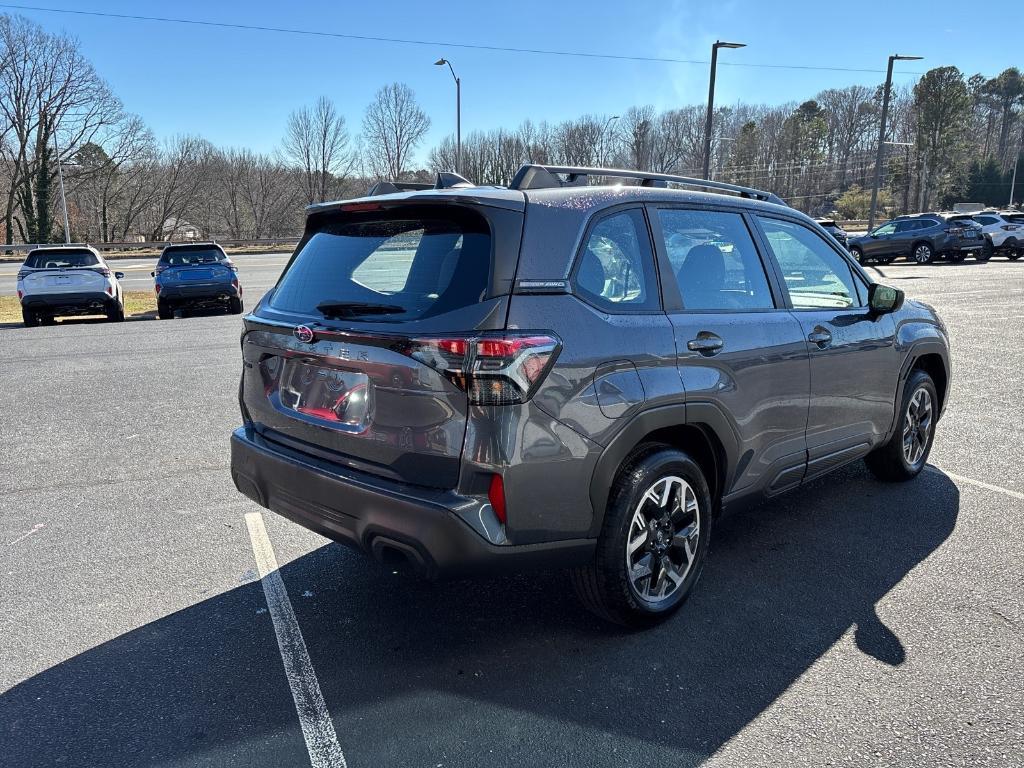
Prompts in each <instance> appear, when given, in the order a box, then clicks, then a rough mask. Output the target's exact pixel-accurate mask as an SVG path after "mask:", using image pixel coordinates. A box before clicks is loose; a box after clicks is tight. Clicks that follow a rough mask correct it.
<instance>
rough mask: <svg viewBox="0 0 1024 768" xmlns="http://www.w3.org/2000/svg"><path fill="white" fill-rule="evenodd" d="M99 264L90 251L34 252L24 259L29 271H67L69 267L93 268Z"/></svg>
mask: <svg viewBox="0 0 1024 768" xmlns="http://www.w3.org/2000/svg"><path fill="white" fill-rule="evenodd" d="M99 263H100V260H99V259H97V258H96V254H94V253H93V252H92V251H86V250H81V251H63V250H62V251H58V250H52V251H35V252H34V253H30V254H29V255H28V258H27V259H25V266H26V267H28V268H29V269H67V268H69V267H95V266H97V265H98V264H99Z"/></svg>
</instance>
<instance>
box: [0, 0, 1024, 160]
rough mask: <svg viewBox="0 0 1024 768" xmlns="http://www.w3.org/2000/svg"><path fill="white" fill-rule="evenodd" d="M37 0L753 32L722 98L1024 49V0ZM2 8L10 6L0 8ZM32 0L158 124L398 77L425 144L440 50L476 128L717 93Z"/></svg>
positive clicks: (707, 34)
mask: <svg viewBox="0 0 1024 768" xmlns="http://www.w3.org/2000/svg"><path fill="white" fill-rule="evenodd" d="M23 1H26V2H27V3H31V0H23ZM37 2H38V4H39V5H41V6H46V7H50V8H65V9H76V10H96V11H107V12H112V13H125V14H141V15H153V16H165V17H166V16H172V17H178V18H194V19H203V20H209V21H224V22H230V23H242V24H252V25H273V26H286V27H293V28H303V29H315V30H324V31H335V32H344V33H350V34H363V35H378V36H387V37H401V38H415V39H424V40H438V41H456V42H471V43H476V44H483V45H496V46H513V47H527V48H549V49H560V50H582V51H596V52H605V53H615V54H623V55H640V56H655V57H671V58H679V59H697V60H703V61H706V60H707V59H708V56H709V50H710V46H711V43H712V42H714V40H715V39H716V38H721V39H724V40H736V41H740V42H744V43H747V44H748V47H747V48H745V49H742V50H735V51H723V52H722V54H721V56H720V66H719V73H718V88H717V97H716V100H717V103H719V104H729V103H732V102H736V101H745V102H766V103H780V102H786V101H791V100H803V99H805V98H809V97H811V96H813V95H814V94H815V93H816V92H817V91H819V90H821V89H823V88H829V87H842V86H846V85H851V84H854V83H861V84H866V85H872V84H876V83H878V82H881V81H882V80H883V79H884V75H883V74H880V73H879V74H875V73H870V72H867V73H866V72H842V71H816V70H795V69H762V68H755V67H740V66H729V65H728V63H730V62H731V63H735V64H740V63H743V64H763V63H771V64H792V65H817V66H831V67H848V68H853V69H878V70H884V68H885V62H886V57H887V56H888V55H889V54H890V53H896V52H898V53H912V54H917V55H921V56H924V57H925V60H924V61H921V62H907V63H905V64H904V65H903V66H899V65H898V69H897V75H896V77H895V78H894V81H895V82H897V83H912V82H913V81H914V80H915V79H916V77H917V75H916V74H914V73H919V72H923V71H924V70H925V69H928V68H930V67H937V66H943V65H948V64H953V65H956V66H958V67H959V68H960V69H961V70H962V71H964V73H965V74H967V75H970V74H973V73H975V72H981V73H984V74H986V75H989V76H991V75H994V74H997V73H998V72H1000V71H1001V70H1003V69H1005V68H1006V67H1008V66H1014V65H1020V64H1021V63H1022V62H1021V60H1020V56H1019V47H1018V45H1017V44H1016V43H1015V42H1012V41H1013V39H1014V37H1015V36H1014V35H1010V34H1001V33H999V34H991V33H989V32H986V31H985V30H990V31H993V32H994V31H995V30H998V29H1001V30H1010V29H1016V30H1017V34H1016V37H1019V32H1020V30H1021V29H1024V6H1022V5H1021V4H1020V3H1019V1H1018V2H1015V3H1010V2H987V3H985V4H984V11H983V12H982V13H981V14H979V15H974V14H972V13H970V12H969V11H968V10H965V6H964V5H963V3H962V2H958V3H954V2H944V1H939V2H930V3H928V4H927V9H925V8H924V7H923V4H921V3H917V2H899V1H898V0H897V1H896V2H893V1H892V0H890V2H873V1H871V0H863V1H861V2H857V3H855V4H842V5H847V6H850V5H855V6H856V7H855V9H854V10H852V11H845V10H841V9H840V8H839V6H840V5H841V4H839V3H827V2H823V1H822V0H817V1H816V2H806V1H804V0H799V1H797V2H785V3H769V2H763V1H762V2H758V1H756V0H731V1H729V0H727V1H726V2H681V1H679V2H670V1H668V0H617V2H606V1H604V2H603V1H599V0H589V1H588V0H546V1H544V2H541V1H538V0H511V1H510V2H502V3H494V2H486V1H484V2H481V1H480V0H477V2H467V1H466V0H446V1H445V2H424V1H423V0H420V1H419V2H411V1H402V2H398V1H397V0H395V1H393V2H388V1H387V0H380V1H378V2H365V1H361V2H343V1H341V0H334V1H333V2H324V1H320V0H317V1H316V2H302V1H300V0H293V2H291V3H282V2H280V0H276V1H275V2H270V1H269V0H248V2H236V1H235V0H231V1H227V0H224V1H222V2H209V0H207V2H198V1H197V0H177V2H174V3H167V2H153V1H150V0H134V1H131V0H78V1H77V2H73V1H72V0H37ZM783 9H784V10H783ZM0 12H7V13H10V12H14V11H12V10H11V9H7V8H2V7H0ZM18 12H20V13H22V14H23V15H25V16H28V17H29V18H32V19H34V20H36V21H38V22H39V23H40V24H42V25H43V26H44V27H46V28H47V29H49V30H63V31H65V32H68V33H70V34H73V35H75V36H76V37H78V38H79V40H80V41H81V43H82V46H83V49H84V51H85V53H86V55H87V56H88V57H89V58H90V59H91V60H92V62H93V63H94V64H95V66H96V68H97V69H98V70H99V72H100V74H101V75H102V76H103V77H104V78H106V80H107V81H108V82H109V83H110V84H111V86H112V87H113V89H114V91H115V92H116V93H117V95H118V96H119V97H120V98H121V99H122V100H123V102H124V103H125V106H126V108H127V109H129V110H130V111H132V112H136V113H138V114H140V115H141V116H142V117H143V118H144V119H145V121H146V122H147V124H148V125H150V127H152V129H153V130H154V132H155V133H156V134H157V136H158V137H161V138H164V137H168V136H172V135H174V134H178V133H198V134H200V135H202V136H205V137H206V138H208V139H210V140H211V141H213V142H214V143H215V144H217V145H220V146H248V147H251V148H253V149H259V150H265V151H269V150H272V149H273V148H275V147H276V146H277V145H278V144H279V142H280V138H281V136H282V134H283V130H284V124H285V120H286V119H287V115H288V113H289V112H290V111H291V110H292V109H295V108H296V107H298V106H300V105H303V104H307V103H310V102H312V101H314V100H315V99H316V98H317V97H318V96H320V95H326V96H328V97H330V98H331V99H333V100H334V101H335V103H336V104H337V105H338V106H339V108H340V109H341V111H342V113H343V114H345V116H346V118H347V120H348V122H349V127H350V130H351V131H352V133H353V134H354V133H356V132H358V129H359V124H360V122H361V119H362V113H363V110H364V109H365V107H366V104H367V103H368V102H369V101H370V100H371V99H372V97H373V94H374V92H375V91H376V90H377V88H379V87H380V86H381V85H383V84H386V83H389V82H393V81H401V82H405V83H406V84H408V85H409V86H410V87H411V88H412V89H413V90H414V91H415V93H416V95H417V98H418V99H419V101H420V104H421V105H422V107H423V108H424V109H425V110H426V111H427V112H428V114H430V116H431V118H432V120H433V127H432V129H431V132H430V134H429V136H428V140H427V142H426V143H425V145H424V147H423V148H421V154H424V155H425V151H426V148H427V147H429V146H430V145H431V144H433V143H435V142H436V141H438V140H439V139H440V138H441V137H442V136H444V135H445V134H446V133H450V132H454V128H455V119H454V84H453V82H452V80H451V76H450V75H449V73H448V71H447V69H442V68H440V67H434V66H432V63H433V62H434V61H435V60H436V59H438V58H440V57H447V58H449V59H451V60H452V62H453V63H454V65H455V67H456V71H457V72H458V73H459V75H460V76H461V77H462V82H463V91H462V94H463V133H464V134H465V133H468V132H469V131H472V130H473V129H477V128H496V127H499V126H508V127H512V126H515V125H518V124H519V122H521V121H522V120H523V119H524V118H531V119H533V120H535V121H539V120H545V119H546V120H552V121H555V120H560V119H564V118H567V117H574V116H577V115H580V114H583V113H596V114H606V115H612V114H619V113H620V112H622V111H623V110H625V109H626V108H627V107H629V106H630V105H633V104H653V105H654V106H656V107H658V108H662V109H663V108H669V107H673V106H679V105H681V104H688V103H702V102H704V100H705V99H706V98H707V77H708V67H707V65H706V64H665V63H649V62H632V61H612V60H599V59H585V58H569V57H556V56H547V55H527V54H520V53H507V52H489V51H481V50H469V49H459V48H451V47H446V46H444V45H400V44H389V43H381V42H368V41H355V40H340V39H329V38H319V37H308V36H298V35H287V34H275V33H269V32H253V31H242V30H227V29H213V28H202V27H194V26H182V25H175V24H166V23H156V22H148V21H127V20H118V19H105V18H95V17H86V16H72V15H64V14H57V13H45V12H40V11H28V10H22V11H18ZM981 16H984V18H981ZM993 20H998V24H995V25H993V23H992V22H993ZM972 30H973V31H972Z"/></svg>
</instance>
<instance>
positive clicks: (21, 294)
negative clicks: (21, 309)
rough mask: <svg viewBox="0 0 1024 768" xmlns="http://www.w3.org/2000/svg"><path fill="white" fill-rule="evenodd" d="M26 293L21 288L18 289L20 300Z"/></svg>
mask: <svg viewBox="0 0 1024 768" xmlns="http://www.w3.org/2000/svg"><path fill="white" fill-rule="evenodd" d="M24 295H25V292H24V291H23V290H21V289H20V288H19V289H18V301H21V297H22V296H24Z"/></svg>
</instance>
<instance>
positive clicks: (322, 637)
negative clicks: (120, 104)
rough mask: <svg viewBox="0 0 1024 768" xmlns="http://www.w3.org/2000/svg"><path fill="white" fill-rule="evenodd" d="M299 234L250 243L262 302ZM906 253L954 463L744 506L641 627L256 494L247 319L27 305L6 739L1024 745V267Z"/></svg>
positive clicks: (283, 747) (193, 755) (863, 757)
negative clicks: (300, 516)
mask: <svg viewBox="0 0 1024 768" xmlns="http://www.w3.org/2000/svg"><path fill="white" fill-rule="evenodd" d="M250 259H252V261H250ZM276 259H277V261H274V259H273V258H271V257H255V256H253V257H239V258H238V262H239V264H240V267H241V269H242V272H241V275H242V281H243V284H244V285H245V286H246V288H247V291H248V295H247V301H248V302H249V303H250V304H251V302H252V301H253V300H254V299H255V298H256V296H257V295H258V294H260V293H262V292H263V291H264V290H266V288H267V287H269V286H270V285H271V284H272V283H273V280H274V278H276V274H277V272H276V271H275V270H277V271H279V270H280V266H281V265H282V264H283V263H284V260H285V257H283V256H278V257H276ZM137 266H139V267H140V269H138V270H136V271H138V272H143V271H144V269H145V264H143V263H141V262H140V263H139V264H138V265H137ZM5 270H7V271H9V265H0V290H6V287H7V284H6V282H5V281H6V280H7V277H5V275H6V271H5ZM876 271H877V270H876ZM880 272H881V273H883V274H884V277H883V279H884V281H886V282H889V283H890V284H892V285H895V286H897V287H900V288H902V289H904V290H905V291H906V292H907V294H908V296H909V297H911V298H920V299H922V300H925V301H927V302H929V303H931V304H933V305H934V306H935V307H936V308H937V309H938V311H939V312H940V314H941V315H942V317H943V319H944V320H945V321H946V323H947V325H948V326H949V329H950V332H951V339H952V347H953V364H954V374H953V375H954V386H953V391H952V395H951V400H950V405H949V408H948V411H947V414H946V416H945V418H944V419H943V421H942V422H940V425H939V430H938V436H937V438H936V446H935V450H934V451H933V454H932V463H933V464H934V467H933V468H931V469H929V470H928V471H926V472H925V473H923V474H922V475H921V476H920V477H919V478H918V479H917V480H915V481H913V482H912V483H909V484H905V485H884V484H881V483H878V482H876V481H874V480H873V479H871V477H870V476H869V474H868V473H867V472H866V470H864V469H863V468H862V467H861V465H860V464H857V465H854V466H850V467H848V468H846V469H844V470H841V471H840V472H839V473H838V474H836V475H833V476H830V477H828V478H826V479H824V480H822V481H818V482H817V483H815V484H813V485H811V486H809V487H808V488H805V489H803V490H802V491H799V492H797V493H795V494H790V495H787V496H783V497H780V498H778V499H777V500H775V501H772V502H770V503H767V504H764V505H762V506H761V507H758V508H756V509H753V510H750V511H748V512H744V513H741V514H736V515H733V516H731V517H727V518H725V519H723V520H721V521H719V523H718V524H717V527H716V529H715V531H714V538H713V542H714V543H713V551H712V555H711V559H710V561H709V565H708V567H707V569H706V571H705V573H704V577H703V581H702V583H701V585H700V587H699V588H698V589H697V591H696V592H695V594H694V595H693V597H692V598H691V599H690V601H689V603H688V604H687V605H686V606H685V607H684V609H683V611H682V612H681V613H680V614H679V615H678V616H677V617H676V618H675V619H673V620H671V621H669V622H668V623H667V624H665V625H663V626H661V627H659V628H657V629H655V630H652V631H648V632H644V633H639V634H630V633H626V632H623V631H619V630H615V629H610V628H609V627H608V626H606V625H604V624H602V623H601V622H599V621H598V620H597V619H595V618H593V617H592V616H591V615H590V614H588V613H586V612H585V611H584V609H583V608H581V607H580V606H579V604H578V603H577V601H576V599H575V597H574V595H573V594H572V592H571V590H570V589H569V585H568V581H567V579H566V578H565V576H564V575H563V574H560V573H542V574H533V575H524V576H517V577H513V578H495V579H485V580H477V581H459V582H447V583H441V584H429V583H420V582H416V581H411V580H408V579H406V578H404V577H400V576H397V575H394V574H391V573H389V572H386V571H383V570H381V569H380V568H379V567H378V566H376V565H374V564H373V563H371V562H369V561H367V560H364V559H363V558H361V557H360V556H358V555H356V554H354V553H351V552H349V551H348V550H345V549H342V548H340V547H338V546H337V545H333V544H330V543H328V542H327V541H326V540H324V539H322V538H320V537H318V536H316V535H314V534H312V533H310V532H308V531H306V530H304V529H302V528H299V527H298V526H295V525H292V524H290V523H288V522H286V521H284V520H283V519H280V518H278V517H277V516H275V515H273V514H271V513H267V512H265V511H262V510H260V508H259V507H257V506H256V505H254V504H253V503H251V502H249V501H248V500H247V499H245V498H244V497H242V496H241V495H240V494H238V493H237V492H236V491H235V489H234V487H233V485H232V483H231V479H230V475H229V471H228V437H229V435H230V433H231V430H232V429H233V428H234V426H235V425H236V424H237V423H238V421H239V416H238V407H237V385H238V375H239V370H240V364H239V350H238V334H239V320H238V318H237V317H232V316H216V317H200V318H191V319H185V320H175V321H159V322H144V323H142V322H140V323H124V324H117V325H106V324H81V323H68V324H61V325H58V326H54V327H45V328H35V329H22V328H7V329H2V330H0V386H2V387H3V389H4V392H5V395H6V400H5V411H4V417H3V419H2V420H0V445H2V449H0V583H2V584H3V588H2V589H0V637H3V638H4V642H3V645H2V652H0V659H2V663H0V755H3V756H4V757H3V758H2V759H0V762H4V763H9V764H10V765H17V766H52V765H58V764H60V765H117V766H131V765H189V766H191V765H211V766H213V765H216V766H227V765H231V766H234V765H238V766H242V765H245V766H285V765H288V766H290V765H309V764H313V765H330V764H337V761H336V760H335V761H334V762H333V763H332V762H331V759H332V756H334V757H336V756H337V755H336V753H335V752H333V751H332V750H333V749H334V748H335V746H334V745H335V744H336V746H337V749H339V750H340V751H342V752H343V753H344V760H345V762H346V763H347V765H349V766H364V765H409V766H413V765H415V766H466V765H473V766H477V765H488V766H490V765H493V766H506V765H565V766H570V765H571V766H576V765H586V766H632V765H644V766H652V765H673V766H684V765H694V764H697V763H702V762H707V763H708V764H711V765H780V766H782V765H785V766H804V765H806V766H819V765H827V764H836V765H843V764H851V765H865V764H872V765H900V766H905V765H920V766H926V765H927V766H931V765H972V766H975V765H992V766H1005V765H1020V764H1021V757H1020V745H1021V744H1022V743H1024V725H1022V723H1024V684H1022V683H1024V678H1022V672H1021V659H1022V658H1024V636H1022V627H1024V609H1022V603H1021V599H1020V595H1021V594H1022V590H1024V550H1022V548H1021V546H1020V545H1019V542H1020V541H1021V540H1022V539H1024V515H1022V513H1024V475H1022V473H1021V471H1020V456H1021V455H1022V454H1024V436H1022V427H1024V423H1022V422H1024V417H1022V406H1021V395H1020V380H1021V372H1022V371H1024V262H1017V263H1010V262H1008V261H1006V260H1004V259H1002V258H996V259H993V260H992V261H991V262H989V263H988V264H974V263H972V262H965V263H962V264H955V265H952V264H943V265H934V266H928V267H919V266H913V265H908V264H892V265H888V266H885V267H882V268H881V270H880ZM133 274H134V273H133ZM144 274H145V275H146V277H147V278H148V272H145V273H144ZM247 515H258V516H259V518H258V519H259V520H260V521H261V522H262V524H263V527H264V528H265V531H266V538H267V541H268V542H269V546H270V547H271V548H272V553H273V557H274V558H275V559H276V561H277V563H278V565H279V566H280V571H279V573H280V576H281V579H282V580H283V585H284V587H285V590H284V592H283V594H282V595H278V597H276V598H275V597H273V596H272V597H271V598H270V599H269V600H268V592H269V593H270V594H271V595H274V594H276V593H274V592H273V585H271V586H270V588H269V589H268V588H267V584H268V582H266V580H264V582H263V583H261V580H260V562H259V561H258V560H257V557H256V556H255V555H254V540H256V539H254V535H255V534H254V533H253V524H252V521H253V519H254V518H252V517H249V518H248V523H247ZM256 550H257V552H258V551H259V542H258V541H257V547H256ZM280 598H283V602H280V603H278V602H275V601H276V600H278V599H280ZM282 611H283V613H281V612H282ZM289 611H290V612H291V613H292V614H293V616H294V627H293V625H291V624H287V622H288V621H290V619H289V617H288V615H287V614H288V612H289ZM282 620H283V621H285V622H286V625H285V630H286V631H285V632H284V633H283V634H282V629H281V624H280V621H282ZM292 628H297V633H295V632H292V633H291V634H289V632H291V629H292ZM303 653H304V654H305V655H303ZM317 695H319V696H320V697H321V698H320V699H319V700H317V699H316V698H315V697H316V696H317ZM304 697H305V698H304ZM309 697H312V698H309ZM321 702H322V705H323V708H324V712H325V713H326V718H327V720H326V721H324V720H323V719H319V720H318V717H320V715H321V714H322V713H319V712H318V709H317V707H318V706H319V704H320V703H321ZM332 730H333V733H331V731H332ZM335 735H336V742H335V741H334V737H335Z"/></svg>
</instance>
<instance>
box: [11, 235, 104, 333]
mask: <svg viewBox="0 0 1024 768" xmlns="http://www.w3.org/2000/svg"><path fill="white" fill-rule="evenodd" d="M123 277H124V273H123V272H111V271H110V268H109V267H108V266H107V263H106V262H105V261H104V260H103V257H102V256H100V255H99V253H98V252H97V251H96V249H94V248H89V247H88V246H84V245H68V246H59V247H54V248H36V249H35V250H32V251H29V254H28V258H26V259H25V263H24V264H22V265H21V269H19V270H18V299H19V300H20V301H21V316H22V319H23V320H24V321H25V325H26V326H27V327H33V326H36V325H39V324H41V323H42V324H47V325H49V324H50V323H52V322H53V319H54V318H55V317H58V316H62V315H100V314H105V315H106V316H107V319H108V320H111V321H114V322H120V321H122V320H124V295H123V293H122V291H121V284H120V283H119V282H118V280H120V279H121V278H123Z"/></svg>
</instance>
